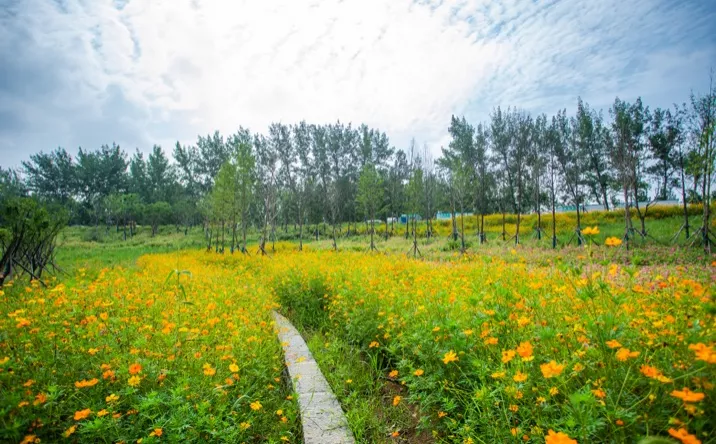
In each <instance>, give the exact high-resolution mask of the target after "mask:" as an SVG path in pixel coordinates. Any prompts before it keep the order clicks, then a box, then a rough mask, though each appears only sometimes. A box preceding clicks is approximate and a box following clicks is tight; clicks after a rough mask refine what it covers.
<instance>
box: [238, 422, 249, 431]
mask: <svg viewBox="0 0 716 444" xmlns="http://www.w3.org/2000/svg"><path fill="white" fill-rule="evenodd" d="M239 427H240V428H241V430H247V429H248V428H249V427H251V423H250V422H242V423H241V424H239Z"/></svg>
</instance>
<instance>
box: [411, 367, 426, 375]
mask: <svg viewBox="0 0 716 444" xmlns="http://www.w3.org/2000/svg"><path fill="white" fill-rule="evenodd" d="M424 373H425V372H424V371H423V369H421V368H419V369H417V370H415V371H414V372H413V374H414V375H415V376H423V374H424Z"/></svg>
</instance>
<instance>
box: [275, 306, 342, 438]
mask: <svg viewBox="0 0 716 444" xmlns="http://www.w3.org/2000/svg"><path fill="white" fill-rule="evenodd" d="M273 317H274V320H275V321H276V328H277V330H278V338H279V340H280V341H281V346H282V347H283V353H284V356H285V358H286V366H287V367H288V374H289V376H290V377H291V383H292V384H293V388H294V390H295V391H296V394H297V395H298V406H299V409H300V411H301V423H302V424H303V441H304V442H305V443H306V444H352V443H354V442H355V441H354V440H353V434H352V433H351V431H350V429H349V428H348V422H347V421H346V418H345V416H344V415H343V410H341V405H340V404H339V403H338V400H337V399H336V397H335V395H334V394H333V391H331V387H330V386H329V385H328V382H327V381H326V378H324V377H323V373H321V369H320V368H318V364H317V363H316V361H315V360H314V359H313V355H311V351H310V350H308V346H307V345H306V341H304V340H303V338H302V337H301V334H300V333H299V332H298V331H297V330H296V328H295V327H294V326H293V325H291V323H290V322H289V320H288V319H286V318H285V317H283V316H281V315H280V314H278V313H276V312H273Z"/></svg>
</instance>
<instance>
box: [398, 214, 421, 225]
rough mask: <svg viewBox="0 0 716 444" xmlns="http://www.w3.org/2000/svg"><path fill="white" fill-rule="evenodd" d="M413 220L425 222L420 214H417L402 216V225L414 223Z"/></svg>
mask: <svg viewBox="0 0 716 444" xmlns="http://www.w3.org/2000/svg"><path fill="white" fill-rule="evenodd" d="M413 220H423V218H422V217H420V215H419V214H415V213H412V214H401V215H400V223H401V224H407V223H408V221H413Z"/></svg>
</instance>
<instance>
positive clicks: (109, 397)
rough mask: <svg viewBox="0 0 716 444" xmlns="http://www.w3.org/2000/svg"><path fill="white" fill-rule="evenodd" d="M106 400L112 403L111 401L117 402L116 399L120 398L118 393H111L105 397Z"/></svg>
mask: <svg viewBox="0 0 716 444" xmlns="http://www.w3.org/2000/svg"><path fill="white" fill-rule="evenodd" d="M104 400H105V401H106V402H108V403H110V404H111V403H113V402H115V401H118V400H119V396H117V395H115V394H114V393H112V394H111V395H109V396H107V397H106V398H104Z"/></svg>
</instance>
